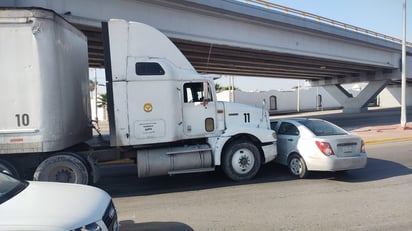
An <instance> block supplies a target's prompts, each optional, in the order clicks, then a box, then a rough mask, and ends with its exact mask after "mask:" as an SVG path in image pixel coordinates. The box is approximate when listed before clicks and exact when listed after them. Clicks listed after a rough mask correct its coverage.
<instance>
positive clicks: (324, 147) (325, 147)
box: [316, 141, 335, 156]
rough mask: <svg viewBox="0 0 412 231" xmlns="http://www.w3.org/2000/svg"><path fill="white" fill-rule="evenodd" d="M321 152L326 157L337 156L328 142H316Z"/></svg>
mask: <svg viewBox="0 0 412 231" xmlns="http://www.w3.org/2000/svg"><path fill="white" fill-rule="evenodd" d="M316 145H317V146H318V148H319V150H320V151H321V152H322V153H323V154H325V155H326V156H330V155H335V153H334V152H333V149H332V146H330V144H329V143H328V142H322V141H316Z"/></svg>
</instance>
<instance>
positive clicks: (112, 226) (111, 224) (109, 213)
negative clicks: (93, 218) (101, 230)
mask: <svg viewBox="0 0 412 231" xmlns="http://www.w3.org/2000/svg"><path fill="white" fill-rule="evenodd" d="M103 222H104V224H105V225H106V227H107V229H108V230H109V231H117V230H118V229H119V224H118V223H117V212H116V208H115V207H114V204H113V201H111V202H110V204H109V206H108V207H107V209H106V211H105V212H104V215H103Z"/></svg>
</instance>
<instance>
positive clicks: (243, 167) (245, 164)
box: [232, 148, 255, 174]
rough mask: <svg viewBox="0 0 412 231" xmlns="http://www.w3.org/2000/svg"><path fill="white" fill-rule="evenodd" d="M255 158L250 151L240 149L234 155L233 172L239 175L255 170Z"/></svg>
mask: <svg viewBox="0 0 412 231" xmlns="http://www.w3.org/2000/svg"><path fill="white" fill-rule="evenodd" d="M254 164H255V157H254V156H253V153H252V152H251V151H250V150H249V149H245V148H242V149H239V150H237V151H236V152H235V153H234V154H233V158H232V166H233V170H234V171H235V172H236V173H238V174H245V173H248V172H250V171H251V170H252V169H253V166H254Z"/></svg>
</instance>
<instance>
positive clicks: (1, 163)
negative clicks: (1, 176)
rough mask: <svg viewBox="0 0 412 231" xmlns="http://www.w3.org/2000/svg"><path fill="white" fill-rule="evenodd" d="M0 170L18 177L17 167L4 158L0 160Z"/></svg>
mask: <svg viewBox="0 0 412 231" xmlns="http://www.w3.org/2000/svg"><path fill="white" fill-rule="evenodd" d="M0 172H5V173H7V174H9V175H12V176H15V177H19V173H18V172H17V169H16V168H15V167H14V166H13V165H12V164H10V163H9V162H8V161H6V160H0Z"/></svg>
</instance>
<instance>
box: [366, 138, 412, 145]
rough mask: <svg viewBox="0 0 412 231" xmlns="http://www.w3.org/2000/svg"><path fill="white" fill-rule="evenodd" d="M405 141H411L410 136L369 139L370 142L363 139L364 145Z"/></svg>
mask: <svg viewBox="0 0 412 231" xmlns="http://www.w3.org/2000/svg"><path fill="white" fill-rule="evenodd" d="M407 140H412V136H402V137H388V138H380V139H371V140H366V139H364V141H365V144H380V143H387V142H397V141H407Z"/></svg>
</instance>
